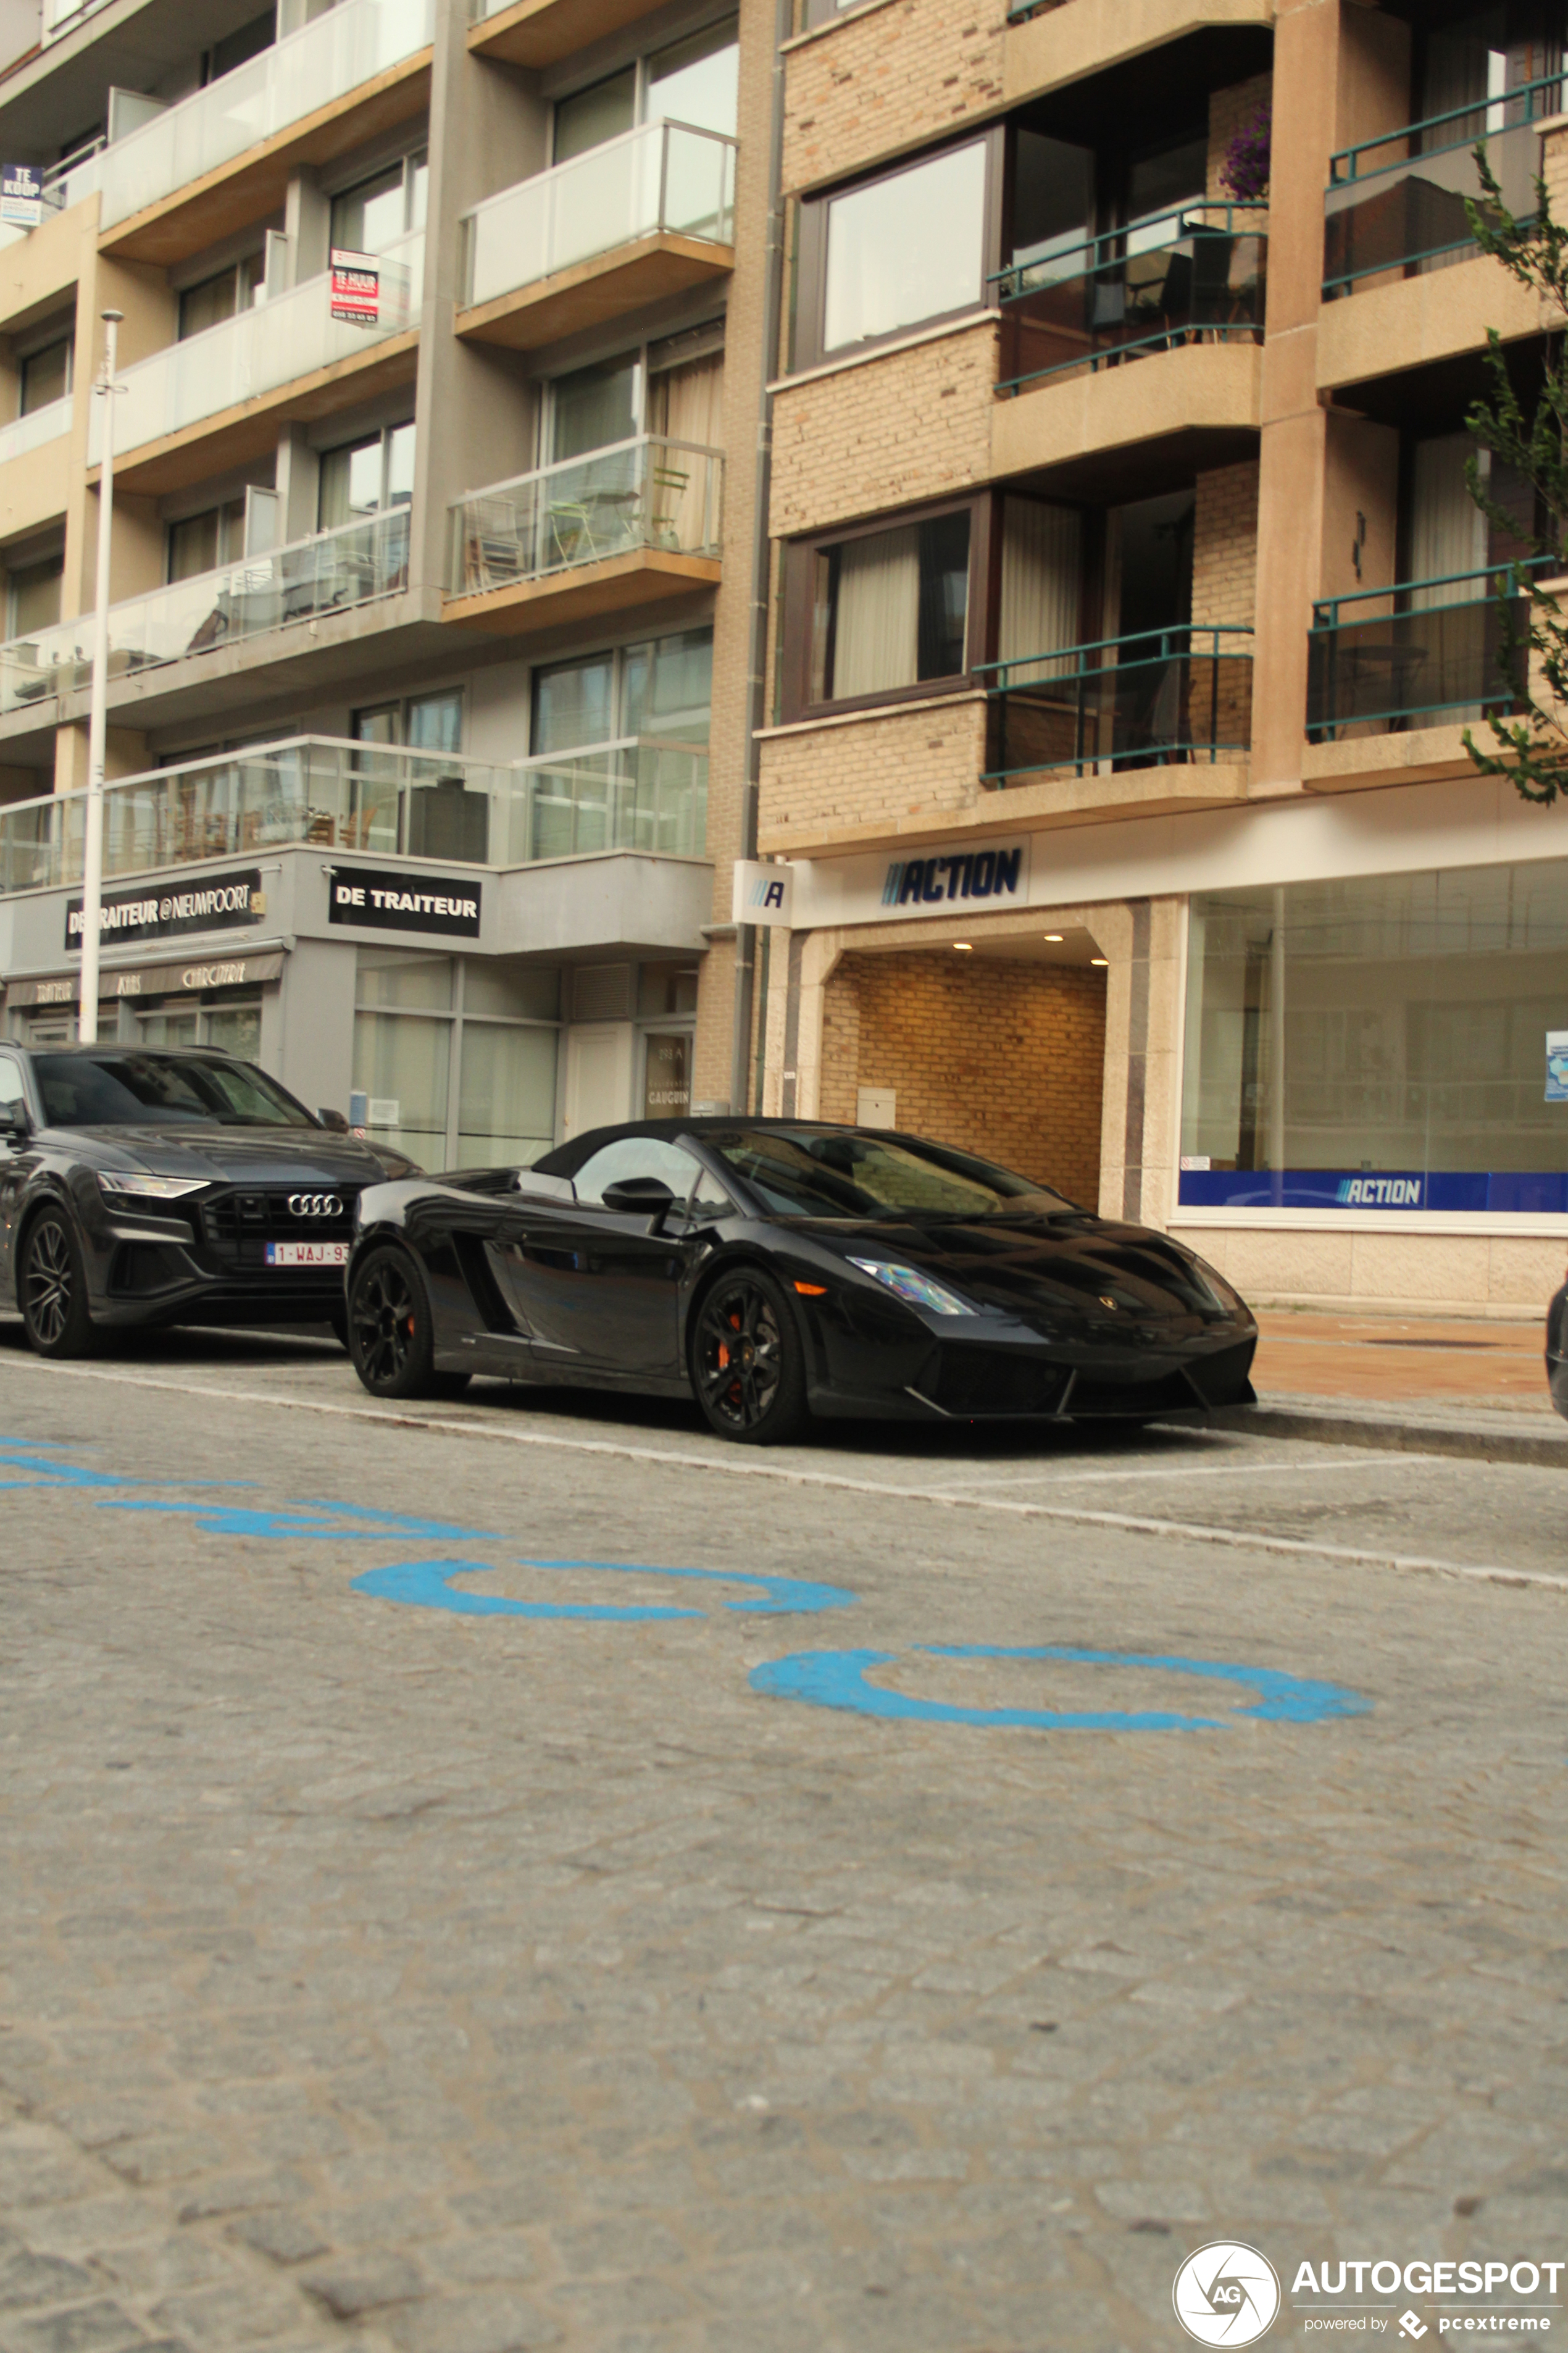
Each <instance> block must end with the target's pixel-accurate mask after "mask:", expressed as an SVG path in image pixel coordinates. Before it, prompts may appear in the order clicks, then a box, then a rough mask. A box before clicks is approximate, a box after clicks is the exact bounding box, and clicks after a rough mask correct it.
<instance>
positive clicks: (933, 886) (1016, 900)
mask: <svg viewBox="0 0 1568 2353" xmlns="http://www.w3.org/2000/svg"><path fill="white" fill-rule="evenodd" d="M1028 883H1029V845H1028V843H1027V841H1014V842H1009V843H1007V844H1006V845H1005V847H1003V848H996V847H991V846H988V847H987V848H985V849H928V850H925V851H923V852H922V854H921V856H920V857H919V858H895V859H894V860H891V862H890V863H889V867H888V871H887V875H886V877H885V879H884V881H883V883H882V904H883V906H884V907H890V908H893V909H896V910H897V912H898V913H900V914H911V915H922V914H924V913H925V911H926V909H927V908H928V907H944V906H946V905H948V904H949V903H950V902H955V901H956V902H966V903H969V904H971V905H972V904H973V902H975V901H976V900H983V901H986V902H992V903H995V904H1005V903H1007V902H1012V903H1013V904H1014V905H1016V906H1017V905H1022V903H1023V902H1024V900H1025V899H1026V897H1027V895H1028Z"/></svg>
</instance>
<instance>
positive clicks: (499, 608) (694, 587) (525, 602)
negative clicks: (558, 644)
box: [441, 547, 723, 637]
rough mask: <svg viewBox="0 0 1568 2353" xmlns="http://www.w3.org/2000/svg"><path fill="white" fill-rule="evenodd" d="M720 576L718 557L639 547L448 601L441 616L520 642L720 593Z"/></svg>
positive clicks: (451, 598) (720, 568) (450, 598)
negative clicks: (532, 634) (567, 627)
mask: <svg viewBox="0 0 1568 2353" xmlns="http://www.w3.org/2000/svg"><path fill="white" fill-rule="evenodd" d="M722 577H723V565H721V562H720V560H719V558H718V557H717V556H712V555H680V554H676V553H675V552H674V551H673V550H671V549H668V548H662V547H642V548H635V549H633V550H632V551H631V553H630V554H626V555H611V556H606V557H605V558H604V559H603V560H602V561H601V562H599V563H597V564H584V565H574V567H573V568H572V569H571V570H570V571H563V572H550V573H546V574H545V575H544V576H543V577H542V579H534V580H519V581H516V582H514V583H513V584H512V585H511V586H510V587H506V588H494V589H491V590H490V591H489V593H488V594H487V595H484V596H449V597H448V598H447V602H446V604H445V606H444V607H442V613H441V617H442V619H443V620H444V621H460V622H464V623H466V624H467V625H468V628H479V629H488V630H489V631H491V632H492V633H493V634H494V635H496V636H498V637H521V636H523V635H525V634H527V633H530V632H531V631H533V630H536V629H553V628H559V627H561V626H563V624H572V625H575V624H577V623H578V622H584V621H598V620H602V619H604V618H605V617H606V616H609V615H614V614H617V613H633V612H636V611H637V610H638V609H639V608H640V607H642V606H644V605H662V604H666V603H668V600H669V599H670V598H671V597H672V596H695V595H700V594H701V593H703V592H705V591H707V590H709V589H712V588H717V586H719V583H720V581H721V579H722Z"/></svg>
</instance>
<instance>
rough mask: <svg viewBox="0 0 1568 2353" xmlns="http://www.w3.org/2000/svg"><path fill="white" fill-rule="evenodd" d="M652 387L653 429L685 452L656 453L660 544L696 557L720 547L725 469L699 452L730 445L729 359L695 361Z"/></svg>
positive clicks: (655, 532) (651, 501)
mask: <svg viewBox="0 0 1568 2353" xmlns="http://www.w3.org/2000/svg"><path fill="white" fill-rule="evenodd" d="M648 389H649V396H650V397H649V401H648V410H649V417H650V430H651V431H652V432H654V433H655V434H659V435H663V436H664V437H666V438H668V440H671V441H683V442H687V443H689V444H690V445H692V446H691V447H689V448H683V449H654V450H651V451H650V452H649V458H648V463H649V466H650V469H651V470H652V478H651V479H650V480H649V484H648V512H649V515H650V517H651V519H652V531H651V536H652V538H653V540H654V542H655V544H656V545H658V546H663V547H676V548H680V549H683V550H684V551H685V552H686V553H687V554H698V553H700V552H701V551H702V550H704V549H717V547H718V545H719V535H720V532H719V525H720V518H719V492H720V468H719V465H718V462H717V459H703V458H701V457H700V456H699V455H698V454H697V452H698V451H699V450H701V449H713V450H720V449H722V448H723V446H724V355H723V353H722V352H714V353H710V356H709V357H708V358H707V359H701V360H692V361H690V362H689V364H687V365H686V366H685V367H678V368H670V369H668V371H667V372H666V373H665V374H664V375H656V376H655V377H654V379H653V382H652V384H651V385H649V387H648Z"/></svg>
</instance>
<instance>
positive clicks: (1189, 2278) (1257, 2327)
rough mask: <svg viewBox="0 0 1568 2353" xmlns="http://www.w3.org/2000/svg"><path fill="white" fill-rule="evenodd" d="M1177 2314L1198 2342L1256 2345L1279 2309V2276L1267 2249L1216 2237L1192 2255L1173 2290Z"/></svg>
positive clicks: (1173, 2301)
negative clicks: (1261, 2250)
mask: <svg viewBox="0 0 1568 2353" xmlns="http://www.w3.org/2000/svg"><path fill="white" fill-rule="evenodd" d="M1171 2302H1172V2303H1173V2306H1175V2312H1176V2318H1177V2319H1178V2320H1179V2321H1180V2322H1181V2324H1182V2327H1184V2329H1185V2330H1186V2332H1187V2335H1188V2336H1189V2337H1192V2338H1193V2339H1194V2341H1195V2342H1196V2343H1197V2344H1199V2345H1226V2346H1229V2345H1256V2344H1257V2342H1258V2338H1259V2337H1261V2336H1263V2335H1264V2334H1265V2332H1266V2331H1267V2330H1268V2329H1269V2328H1271V2327H1273V2325H1274V2320H1275V2316H1276V2315H1277V2314H1278V2313H1279V2276H1278V2274H1277V2273H1276V2272H1275V2269H1274V2266H1273V2264H1272V2263H1270V2262H1269V2260H1268V2256H1267V2255H1260V2254H1259V2253H1258V2250H1257V2248H1256V2247H1245V2246H1243V2245H1242V2244H1241V2243H1240V2242H1239V2241H1238V2240H1236V2239H1215V2241H1214V2242H1213V2243H1212V2245H1209V2246H1206V2247H1200V2248H1199V2249H1198V2251H1197V2253H1196V2254H1194V2255H1189V2256H1188V2257H1187V2260H1186V2262H1185V2263H1184V2264H1183V2265H1182V2268H1181V2270H1180V2271H1179V2272H1178V2273H1177V2274H1176V2284H1175V2286H1174V2287H1173V2289H1172V2291H1171Z"/></svg>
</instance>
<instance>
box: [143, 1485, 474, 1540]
mask: <svg viewBox="0 0 1568 2353" xmlns="http://www.w3.org/2000/svg"><path fill="white" fill-rule="evenodd" d="M106 1483H112V1484H116V1485H120V1486H123V1485H125V1484H126V1483H127V1482H125V1481H124V1480H120V1481H116V1482H106ZM103 1508H104V1509H105V1511H110V1512H163V1513H171V1514H178V1515H180V1516H182V1517H184V1518H188V1519H194V1520H195V1523H196V1525H197V1526H198V1527H199V1528H201V1529H202V1530H203V1531H204V1533H205V1535H213V1536H263V1537H271V1538H275V1539H277V1540H278V1541H279V1542H287V1543H297V1544H337V1543H344V1544H372V1543H374V1544H384V1543H385V1542H386V1541H387V1540H388V1539H389V1538H392V1537H396V1538H397V1539H398V1540H399V1541H400V1542H403V1543H419V1544H475V1543H479V1544H501V1543H504V1542H505V1538H504V1537H503V1536H500V1535H498V1534H497V1533H496V1531H495V1529H494V1528H468V1527H461V1526H458V1525H457V1524H456V1523H454V1522H453V1521H450V1520H424V1519H418V1518H415V1517H411V1516H409V1515H407V1514H400V1513H396V1512H377V1511H374V1510H372V1509H371V1508H370V1507H369V1506H367V1505H364V1504H284V1505H282V1506H280V1507H279V1508H277V1509H268V1507H266V1506H265V1505H246V1504H165V1503H162V1502H160V1501H159V1500H158V1498H157V1497H155V1496H141V1495H137V1496H130V1497H121V1498H119V1499H117V1500H115V1501H113V1502H109V1503H106V1504H104V1506H103Z"/></svg>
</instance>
